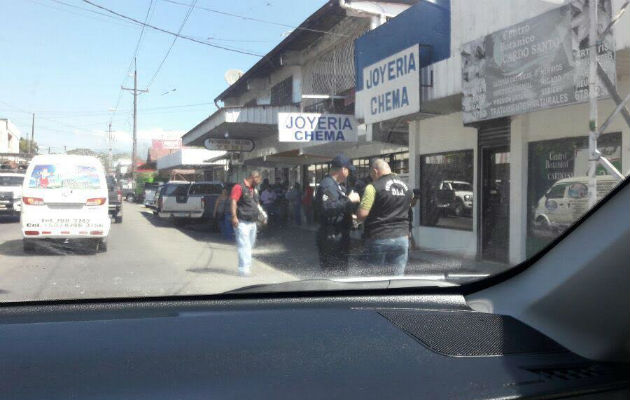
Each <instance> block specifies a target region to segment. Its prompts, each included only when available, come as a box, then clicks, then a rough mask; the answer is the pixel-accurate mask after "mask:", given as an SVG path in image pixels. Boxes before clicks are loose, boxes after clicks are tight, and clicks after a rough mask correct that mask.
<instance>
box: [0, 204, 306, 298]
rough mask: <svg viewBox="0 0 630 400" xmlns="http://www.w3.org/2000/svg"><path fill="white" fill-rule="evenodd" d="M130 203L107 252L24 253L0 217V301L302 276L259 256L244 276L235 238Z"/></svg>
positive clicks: (191, 290)
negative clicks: (182, 223) (240, 273)
mask: <svg viewBox="0 0 630 400" xmlns="http://www.w3.org/2000/svg"><path fill="white" fill-rule="evenodd" d="M124 207H125V208H124V220H123V222H122V223H121V224H112V230H111V232H110V237H109V244H108V246H109V249H108V252H107V253H98V254H93V253H91V252H89V251H86V249H81V248H80V247H75V248H70V249H64V248H61V247H60V246H45V247H43V248H40V249H39V250H38V251H37V252H36V253H34V254H30V253H29V254H25V253H24V252H23V249H22V240H21V236H20V231H19V228H20V225H19V221H18V220H17V219H15V218H13V219H11V218H4V217H0V260H1V261H0V301H23V300H41V299H68V298H89V297H136V296H160V295H187V294H210V293H219V292H223V291H226V290H231V289H234V288H238V287H242V286H245V285H251V284H258V283H273V282H283V281H288V280H294V279H297V278H296V277H295V275H293V274H291V273H288V272H286V271H282V270H280V269H275V268H272V267H270V266H269V265H268V264H267V263H265V262H264V261H261V260H256V261H255V263H254V268H253V273H252V275H251V276H250V277H245V278H244V277H240V276H238V273H237V267H236V266H237V255H236V251H235V246H234V245H233V244H231V243H227V242H222V241H221V240H220V239H219V238H218V237H217V235H216V234H211V233H208V232H203V231H202V230H201V229H199V228H202V227H200V226H189V227H176V226H174V225H173V224H172V223H171V222H169V221H163V220H160V219H158V218H157V217H154V216H153V215H152V214H151V213H150V212H149V210H148V209H146V208H144V207H143V206H141V205H137V204H131V203H125V205H124ZM276 250H278V249H277V248H276ZM263 253H264V252H263ZM267 253H269V254H268V258H269V259H273V258H274V257H273V256H272V254H271V252H270V251H269V249H267Z"/></svg>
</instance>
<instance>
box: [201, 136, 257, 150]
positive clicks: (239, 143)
mask: <svg viewBox="0 0 630 400" xmlns="http://www.w3.org/2000/svg"><path fill="white" fill-rule="evenodd" d="M203 145H204V146H205V148H206V149H208V150H220V151H238V152H250V151H252V150H254V147H255V145H254V141H253V140H250V139H210V138H209V139H206V140H205V141H204V142H203Z"/></svg>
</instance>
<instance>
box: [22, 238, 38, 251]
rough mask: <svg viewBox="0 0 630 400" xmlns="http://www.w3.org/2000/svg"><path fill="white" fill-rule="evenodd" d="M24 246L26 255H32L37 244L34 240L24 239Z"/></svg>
mask: <svg viewBox="0 0 630 400" xmlns="http://www.w3.org/2000/svg"><path fill="white" fill-rule="evenodd" d="M22 245H23V246H24V252H25V253H31V252H33V251H35V243H33V241H32V240H27V239H22Z"/></svg>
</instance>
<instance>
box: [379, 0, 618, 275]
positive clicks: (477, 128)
mask: <svg viewBox="0 0 630 400" xmlns="http://www.w3.org/2000/svg"><path fill="white" fill-rule="evenodd" d="M600 1H601V3H600V4H601V5H600V8H601V9H605V12H602V10H600V16H599V25H600V30H603V29H604V28H605V26H606V25H607V23H608V22H609V21H610V16H611V15H613V16H614V15H616V14H617V13H618V12H619V10H620V9H621V7H622V5H623V4H624V2H623V1H622V0H612V1H611V2H607V1H605V0H600ZM446 4H449V5H450V27H451V29H450V57H448V58H446V59H444V60H442V61H438V62H436V63H435V64H433V65H431V66H430V67H427V68H425V69H424V71H423V72H424V74H423V76H424V75H427V74H428V73H432V76H433V80H432V85H431V87H425V88H422V89H421V94H422V103H421V111H422V113H419V114H413V115H408V116H407V117H406V118H407V119H408V120H409V121H410V123H409V153H410V155H409V163H410V165H412V166H413V167H412V168H411V169H410V176H409V181H410V182H412V183H413V184H414V185H415V186H416V187H419V188H420V190H421V196H420V205H419V207H418V209H417V212H416V215H415V221H414V229H413V231H414V235H415V237H416V240H417V241H418V243H419V244H420V246H421V247H422V248H423V249H426V250H429V251H432V252H445V253H452V254H457V255H460V256H466V257H471V258H472V257H474V258H478V259H484V260H492V261H499V262H508V263H511V264H515V263H518V262H521V261H523V260H525V259H526V258H527V257H529V256H531V255H533V254H534V253H535V252H536V251H538V250H540V249H541V248H542V246H544V245H545V244H546V243H548V242H549V241H550V238H549V237H547V238H540V237H538V236H537V233H536V230H535V228H536V226H537V224H539V223H543V222H544V221H542V220H541V221H536V220H535V219H534V218H535V212H534V211H535V209H536V208H537V205H538V203H539V201H540V199H541V198H542V197H543V196H545V193H546V191H547V190H548V189H549V188H550V187H551V186H553V185H554V183H555V182H557V181H558V180H559V179H561V178H567V177H574V176H575V177H578V176H585V175H586V169H587V167H588V165H587V159H588V157H587V156H586V148H587V146H588V145H587V136H588V128H589V106H588V102H587V96H584V93H583V92H582V93H579V92H580V91H579V90H577V89H576V90H575V92H574V93H570V96H573V95H575V97H576V98H578V96H579V95H581V97H580V99H581V100H577V101H566V99H563V98H561V97H560V96H561V95H562V96H563V95H564V94H561V90H560V89H562V88H561V87H560V86H559V84H556V85H555V86H554V84H549V82H543V79H545V76H549V77H551V78H554V79H555V78H556V77H557V76H559V75H560V74H557V75H554V70H552V69H553V68H556V70H558V69H559V70H562V68H566V66H567V65H569V66H570V67H571V69H567V71H568V72H571V71H572V70H573V69H574V70H575V72H574V73H575V74H576V75H577V74H578V71H579V68H580V64H578V62H577V61H576V60H575V59H574V58H572V56H573V57H575V54H576V53H571V52H570V48H569V52H568V53H565V54H564V56H565V57H566V59H563V60H560V61H558V60H556V59H553V61H554V62H550V63H549V64H539V65H538V64H537V65H534V67H538V68H540V69H539V71H540V76H542V77H541V78H539V79H540V80H539V81H538V82H535V81H534V86H536V85H538V84H540V85H541V86H544V85H547V84H548V87H547V88H546V89H544V90H543V91H542V92H541V93H542V94H540V95H539V96H537V97H536V98H535V99H533V100H535V101H536V102H538V103H537V104H539V105H540V106H539V107H533V108H531V109H530V108H523V109H519V108H518V107H520V105H518V104H517V105H516V106H514V107H516V108H512V109H510V108H501V106H500V105H501V104H502V101H505V103H506V104H508V105H509V104H511V102H513V101H514V100H512V99H516V98H517V97H518V96H521V95H523V96H525V97H523V99H526V98H527V96H528V95H529V93H528V92H527V91H525V90H524V89H523V87H518V86H517V85H516V84H513V82H516V81H518V80H519V79H521V78H519V77H517V78H512V79H515V80H513V81H510V80H509V79H507V80H503V81H499V80H497V79H495V78H493V77H492V76H489V75H484V74H486V73H488V74H489V72H486V71H487V70H486V69H484V65H485V64H486V63H490V62H495V63H496V62H498V61H497V60H507V61H504V62H505V63H506V64H505V65H508V64H509V59H508V57H512V56H514V57H515V59H517V58H518V57H523V59H524V60H526V61H531V60H534V61H532V62H540V61H539V60H537V59H536V58H535V57H533V56H532V54H531V53H534V52H535V51H541V49H542V48H543V47H540V45H541V43H542V42H544V41H551V43H554V45H553V46H556V47H557V48H560V47H561V46H562V45H563V44H564V43H566V42H564V40H565V37H558V36H556V35H558V32H563V31H562V29H566V33H567V35H569V32H570V30H569V26H570V23H571V22H573V21H572V20H570V19H569V18H571V14H572V13H573V14H574V15H575V14H579V13H581V14H582V16H584V15H587V13H586V11H585V10H582V9H581V7H583V2H581V1H543V0H510V1H505V0H476V1H470V0H451V1H450V3H449V2H446ZM606 14H608V19H606ZM532 18H533V19H532ZM554 18H555V20H554ZM549 21H556V23H550V22H549ZM418 22H420V21H418ZM397 23H398V22H397V19H396V18H395V19H393V20H392V21H390V22H389V23H388V25H389V24H397ZM386 27H387V25H385V26H384V27H383V28H386ZM580 27H583V25H580V26H578V27H576V28H575V29H581V28H580ZM379 29H380V28H379ZM544 32H549V33H548V35H547V36H545V33H544ZM629 32H630V17H629V16H628V13H627V12H626V13H625V15H623V16H622V17H621V19H620V20H619V21H618V23H617V24H616V25H614V27H613V35H612V37H613V38H614V43H615V44H614V46H611V47H614V55H613V56H612V57H610V54H611V51H610V50H613V49H608V50H606V51H604V50H603V47H602V48H601V50H600V51H601V52H602V53H603V54H601V60H600V62H602V65H604V66H606V65H608V66H609V67H610V70H612V72H613V75H615V73H616V88H617V91H618V92H619V93H620V94H621V97H622V98H623V97H625V96H626V95H627V93H628V92H629V91H630V34H629ZM501 35H503V36H501ZM536 35H539V36H536ZM521 36H524V37H523V38H522V40H520V39H521ZM512 37H514V38H515V39H514V41H512V42H508V40H510V39H511V38H512ZM571 39H572V37H568V43H569V46H570V44H571ZM389 40H391V41H392V42H396V39H394V38H390V39H389ZM502 40H504V41H505V42H502ZM519 40H520V41H519ZM575 43H576V41H575V40H574V41H573V44H574V46H575ZM606 43H608V44H610V43H611V42H606ZM375 44H376V43H372V45H375ZM530 44H531V46H530V47H528V46H529V45H530ZM488 46H490V47H488ZM492 46H494V47H492ZM534 46H537V47H536V48H534ZM504 48H509V49H510V50H512V49H513V50H514V51H521V50H523V52H521V53H510V52H509V51H508V50H505V52H504V53H501V52H500V51H501V49H504ZM525 50H527V52H530V54H525ZM561 50H562V48H560V50H559V51H561ZM574 50H575V47H574ZM476 52H478V53H481V54H477V53H476ZM392 53H393V51H392ZM550 53H552V52H551V51H550ZM529 56H532V57H531V58H527V57H529ZM464 57H466V63H470V64H466V65H465V66H466V69H465V70H464V69H463V66H462V63H463V61H462V60H463V59H464ZM502 57H503V58H502ZM471 60H472V61H471ZM480 60H481V61H480ZM475 62H477V63H478V64H474V63H475ZM502 62H503V61H502ZM607 62H608V63H609V64H606V63H607ZM515 64H517V65H518V66H522V65H525V64H526V63H525V62H522V63H520V64H519V63H516V62H515ZM581 65H584V64H581ZM475 68H477V69H475ZM543 68H548V70H546V72H543V71H544V70H543ZM506 69H507V68H506ZM522 71H523V72H524V75H521V76H522V77H523V79H528V77H527V74H526V69H525V68H524V69H523V70H522ZM556 72H557V71H556ZM568 72H567V75H568ZM607 72H610V71H607ZM467 74H468V75H467ZM481 78H483V79H484V80H483V82H484V85H485V84H486V83H487V84H488V87H486V86H483V88H482V89H479V88H477V89H478V90H479V91H478V92H477V93H476V94H477V95H480V94H482V95H483V99H484V100H485V99H486V96H495V97H496V98H497V99H496V100H495V101H496V103H495V104H491V106H494V107H487V108H485V109H482V110H481V111H483V112H490V114H489V115H483V113H482V112H480V113H479V115H477V116H476V117H471V115H472V114H465V113H463V112H462V111H463V107H464V104H467V105H468V106H469V105H470V104H474V103H467V102H469V101H480V102H482V101H483V100H480V98H481V97H480V96H478V97H477V98H474V97H472V98H469V97H466V96H465V95H467V93H464V90H463V89H464V87H463V82H464V79H467V81H466V82H469V83H467V84H470V82H473V81H474V80H475V79H481ZM551 78H550V79H551ZM493 79H494V80H493ZM560 79H563V78H562V77H560ZM613 80H614V78H613ZM575 82H578V81H575ZM491 83H492V85H491ZM525 83H526V84H531V83H530V81H525ZM552 83H553V82H552ZM574 85H575V87H578V85H579V84H578V83H574ZM582 87H583V86H582ZM525 89H531V86H530V87H528V88H525ZM500 90H501V94H502V95H503V96H507V98H506V97H504V98H502V99H501V98H500V97H498V96H499V95H498V93H499V91H500ZM545 90H546V91H547V92H545ZM545 93H547V94H545ZM559 93H560V94H559ZM509 96H512V97H509ZM580 101H581V102H580ZM543 102H549V103H546V104H543ZM554 102H555V103H557V104H553V105H550V104H551V103H554ZM497 104H498V106H497ZM531 104H533V103H531ZM598 105H599V124H600V125H601V124H602V122H603V121H604V120H605V119H606V118H607V117H608V115H609V114H610V113H611V112H612V111H613V109H614V108H615V107H616V103H615V102H614V101H613V100H612V99H611V98H610V97H608V98H606V99H603V98H602V99H601V100H600V101H599V102H598ZM527 107H529V103H528V106H527ZM471 108H474V107H471ZM510 110H511V111H510ZM493 113H494V114H493ZM491 115H496V117H495V118H491ZM599 149H600V150H602V152H603V153H605V155H606V156H607V157H608V158H609V159H610V160H611V161H612V162H613V164H615V166H616V167H617V168H618V169H619V170H621V171H622V172H626V171H628V170H629V169H630V127H629V126H628V124H627V123H626V122H625V121H624V118H622V116H617V117H616V119H614V120H613V121H612V123H611V124H610V125H609V126H608V128H607V129H606V131H605V132H604V133H603V134H602V135H601V136H600V139H599ZM444 180H457V181H460V182H467V183H468V184H469V188H470V190H471V191H472V199H473V201H472V207H471V209H470V214H469V215H467V216H466V217H463V218H462V217H457V218H455V217H453V216H449V217H444V216H441V215H440V214H439V213H437V212H434V211H435V210H436V206H435V204H433V203H432V201H433V200H432V199H434V197H435V191H436V190H438V189H439V185H440V184H442V183H443V182H444ZM598 190H599V189H598ZM554 204H556V203H554ZM539 217H540V216H539Z"/></svg>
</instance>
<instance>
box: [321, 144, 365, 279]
mask: <svg viewBox="0 0 630 400" xmlns="http://www.w3.org/2000/svg"><path fill="white" fill-rule="evenodd" d="M354 170H355V168H354V166H353V165H352V162H351V161H350V159H348V158H347V157H345V156H344V155H338V156H336V157H335V158H334V159H333V160H332V163H331V168H330V174H329V175H328V176H326V177H325V178H324V179H322V181H321V182H320V184H319V187H318V188H317V194H316V196H315V204H316V207H317V209H318V215H319V229H318V231H317V239H316V241H317V249H318V252H319V264H320V266H321V268H322V270H324V271H330V270H346V269H347V267H348V253H349V250H350V230H351V228H352V214H353V209H354V205H355V204H356V203H359V201H360V197H359V195H358V194H357V193H356V192H351V193H350V194H348V195H346V192H345V189H344V187H343V186H342V184H343V183H344V182H345V181H346V179H347V178H348V176H349V175H350V172H351V171H354Z"/></svg>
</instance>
